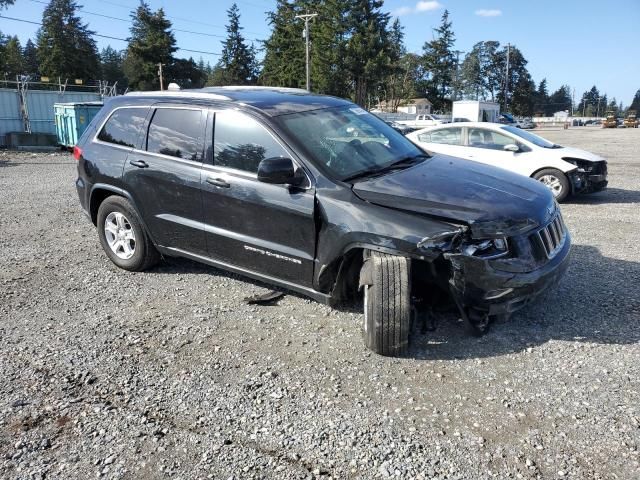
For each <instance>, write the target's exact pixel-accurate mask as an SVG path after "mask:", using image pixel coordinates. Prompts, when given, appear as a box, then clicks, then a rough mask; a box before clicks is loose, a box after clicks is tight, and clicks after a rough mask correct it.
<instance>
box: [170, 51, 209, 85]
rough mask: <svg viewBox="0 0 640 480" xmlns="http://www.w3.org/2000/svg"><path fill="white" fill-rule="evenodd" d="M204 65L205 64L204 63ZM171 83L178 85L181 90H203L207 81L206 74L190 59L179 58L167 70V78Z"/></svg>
mask: <svg viewBox="0 0 640 480" xmlns="http://www.w3.org/2000/svg"><path fill="white" fill-rule="evenodd" d="M203 63H204V62H203ZM165 78H166V79H167V84H169V82H173V83H177V84H178V85H179V86H180V88H202V87H203V86H204V84H205V82H206V80H207V76H206V72H205V71H204V69H201V68H200V67H199V66H198V64H196V62H195V61H194V60H193V58H189V59H188V60H185V59H183V58H177V59H175V60H174V61H173V63H172V64H171V65H170V66H169V68H167V74H166V77H165Z"/></svg>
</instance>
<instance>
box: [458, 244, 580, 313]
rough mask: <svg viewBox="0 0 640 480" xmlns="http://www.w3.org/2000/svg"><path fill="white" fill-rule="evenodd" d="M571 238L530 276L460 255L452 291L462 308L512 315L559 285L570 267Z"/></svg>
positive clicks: (531, 272) (529, 273)
mask: <svg viewBox="0 0 640 480" xmlns="http://www.w3.org/2000/svg"><path fill="white" fill-rule="evenodd" d="M570 250H571V237H570V235H569V233H567V235H566V238H565V241H564V244H563V246H562V248H561V249H560V250H559V251H558V252H557V253H556V254H555V256H554V257H553V258H551V259H550V260H549V261H548V262H547V263H545V264H544V265H542V266H540V267H539V268H536V269H535V270H532V271H528V272H508V271H504V270H501V269H497V268H494V267H493V266H492V264H491V261H490V260H489V261H487V260H482V259H480V258H474V257H465V256H462V255H457V256H455V257H452V258H450V259H451V261H452V265H453V269H454V270H453V275H452V277H451V280H450V290H451V293H452V295H454V297H456V301H457V302H458V303H459V305H461V306H464V307H469V308H475V309H478V310H481V311H484V312H487V313H488V314H490V315H499V314H503V313H512V312H515V311H516V310H519V309H520V308H522V307H524V306H525V305H527V304H528V303H530V302H532V301H533V300H535V299H536V298H537V297H538V296H539V295H540V294H541V293H543V292H544V291H545V290H547V289H548V288H551V287H552V286H554V285H555V284H557V283H558V281H559V280H560V278H561V277H562V275H563V274H564V272H565V271H566V269H567V267H568V265H569V252H570Z"/></svg>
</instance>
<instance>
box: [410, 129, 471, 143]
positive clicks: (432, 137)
mask: <svg viewBox="0 0 640 480" xmlns="http://www.w3.org/2000/svg"><path fill="white" fill-rule="evenodd" d="M418 138H420V141H422V142H427V143H441V144H445V145H462V128H459V127H456V128H442V129H440V130H434V131H432V132H431V133H428V134H425V133H423V134H421V135H419V137H418Z"/></svg>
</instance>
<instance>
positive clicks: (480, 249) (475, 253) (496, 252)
mask: <svg viewBox="0 0 640 480" xmlns="http://www.w3.org/2000/svg"><path fill="white" fill-rule="evenodd" d="M461 251H462V253H463V254H464V255H468V256H470V257H481V258H497V257H502V256H504V255H507V254H508V253H509V243H508V242H507V239H506V238H492V239H488V240H475V241H474V240H471V241H469V242H467V243H465V244H463V245H462V248H461Z"/></svg>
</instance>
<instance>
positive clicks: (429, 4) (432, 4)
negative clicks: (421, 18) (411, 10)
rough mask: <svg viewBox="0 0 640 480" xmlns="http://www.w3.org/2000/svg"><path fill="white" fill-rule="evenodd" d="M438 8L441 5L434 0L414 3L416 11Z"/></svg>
mask: <svg viewBox="0 0 640 480" xmlns="http://www.w3.org/2000/svg"><path fill="white" fill-rule="evenodd" d="M439 8H442V5H441V4H440V3H438V2H436V1H435V0H423V1H420V2H418V3H416V12H430V11H432V10H438V9H439Z"/></svg>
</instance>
